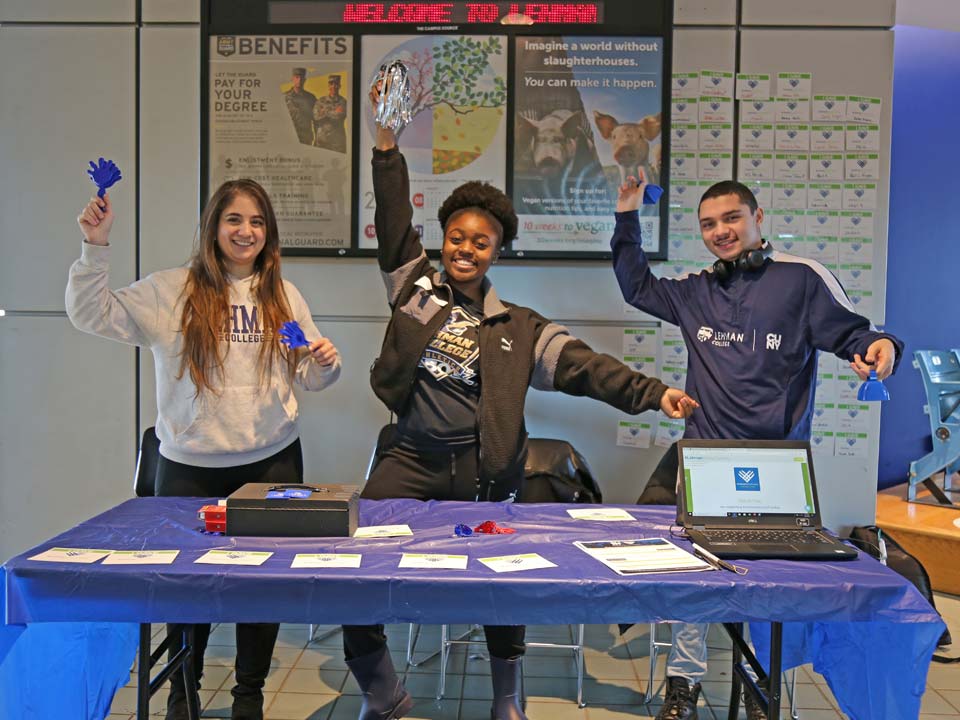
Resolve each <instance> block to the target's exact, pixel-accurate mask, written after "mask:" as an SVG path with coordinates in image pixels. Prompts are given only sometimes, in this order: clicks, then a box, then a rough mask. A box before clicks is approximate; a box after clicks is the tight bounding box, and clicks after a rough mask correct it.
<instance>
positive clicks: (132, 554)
mask: <svg viewBox="0 0 960 720" xmlns="http://www.w3.org/2000/svg"><path fill="white" fill-rule="evenodd" d="M179 554H180V551H179V550H114V551H113V552H111V553H110V554H109V555H107V557H106V558H104V560H103V564H104V565H170V564H171V563H172V562H173V561H174V560H176V559H177V555H179Z"/></svg>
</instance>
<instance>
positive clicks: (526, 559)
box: [478, 553, 557, 573]
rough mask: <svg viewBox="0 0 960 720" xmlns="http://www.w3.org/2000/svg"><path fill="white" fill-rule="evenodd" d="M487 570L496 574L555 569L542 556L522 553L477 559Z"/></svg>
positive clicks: (553, 565)
mask: <svg viewBox="0 0 960 720" xmlns="http://www.w3.org/2000/svg"><path fill="white" fill-rule="evenodd" d="M478 560H479V561H480V562H482V563H483V564H484V565H486V566H487V567H488V568H490V569H491V570H493V571H494V572H498V573H505V572H519V571H521V570H541V569H543V568H552V567H556V566H557V565H556V563H552V562H550V561H549V560H547V559H546V558H545V557H543V556H542V555H538V554H537V553H524V554H522V555H502V556H500V557H488V558H478Z"/></svg>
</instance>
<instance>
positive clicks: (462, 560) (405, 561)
mask: <svg viewBox="0 0 960 720" xmlns="http://www.w3.org/2000/svg"><path fill="white" fill-rule="evenodd" d="M397 567H401V568H413V569H418V570H425V569H431V570H466V569H467V556H466V555H444V554H441V553H403V555H401V556H400V563H399V564H398V565H397Z"/></svg>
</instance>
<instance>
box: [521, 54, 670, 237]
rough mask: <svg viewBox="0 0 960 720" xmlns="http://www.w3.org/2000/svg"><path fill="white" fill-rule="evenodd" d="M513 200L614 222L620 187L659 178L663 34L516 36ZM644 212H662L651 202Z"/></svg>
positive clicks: (527, 208)
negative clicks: (640, 176)
mask: <svg viewBox="0 0 960 720" xmlns="http://www.w3.org/2000/svg"><path fill="white" fill-rule="evenodd" d="M515 42H516V66H515V67H516V70H515V73H516V75H515V78H514V82H515V87H516V88H517V93H516V106H515V111H514V114H513V126H514V138H515V155H514V183H513V188H514V203H515V205H516V208H517V212H518V213H519V214H521V215H527V216H557V215H564V216H575V217H578V218H589V217H598V218H600V217H602V218H603V219H610V217H611V216H612V213H613V210H614V206H615V204H616V197H617V188H618V186H619V185H620V184H621V183H622V182H623V181H624V180H625V179H626V178H628V177H636V176H637V174H638V173H639V172H640V171H641V170H642V171H643V172H644V174H645V175H646V178H647V180H648V181H649V182H653V183H656V182H658V180H659V175H660V166H661V162H662V155H661V144H660V137H661V110H662V97H663V94H662V71H663V48H662V40H661V39H660V38H655V37H653V38H644V37H632V38H627V37H596V36H594V37H572V36H563V37H556V36H553V37H539V36H526V37H518V38H516V39H515ZM644 213H645V214H649V215H659V210H658V208H657V207H655V206H648V207H645V208H644Z"/></svg>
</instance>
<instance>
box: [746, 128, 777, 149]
mask: <svg viewBox="0 0 960 720" xmlns="http://www.w3.org/2000/svg"><path fill="white" fill-rule="evenodd" d="M774 141H775V137H774V127H773V123H741V125H740V149H741V150H744V151H748V152H764V151H768V150H773V145H774Z"/></svg>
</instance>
